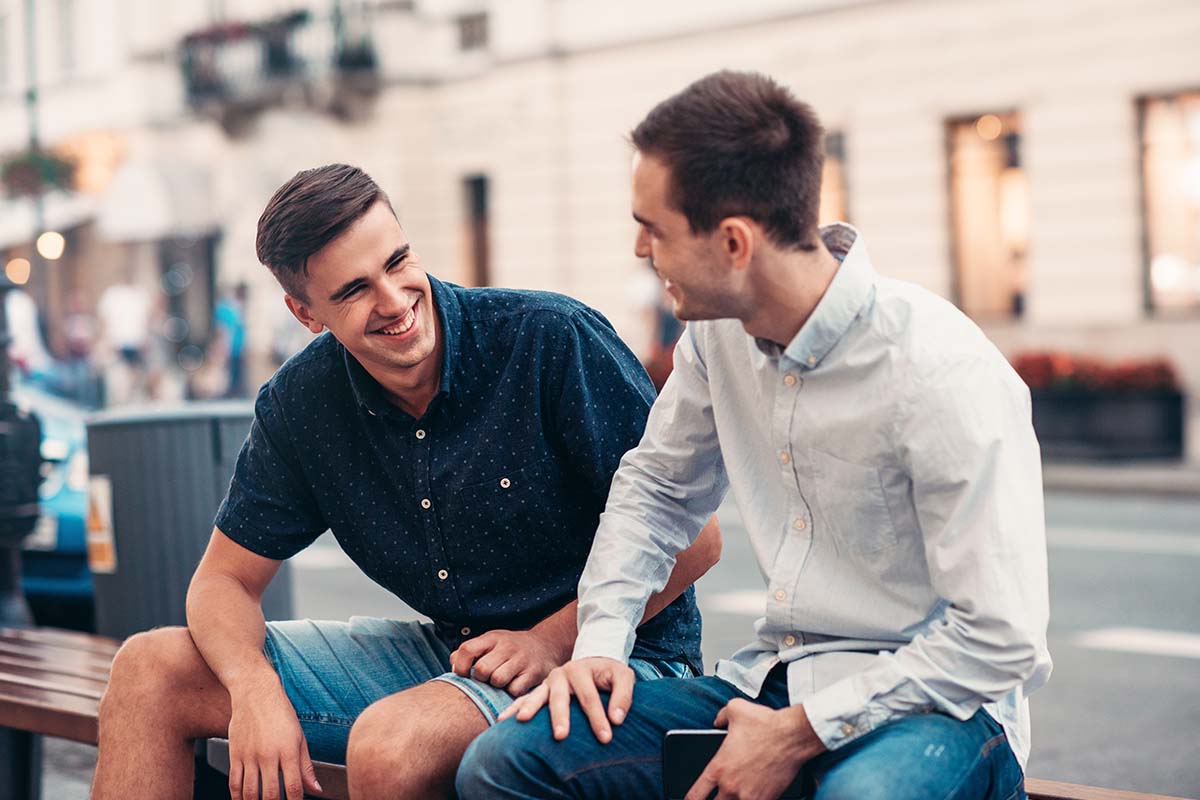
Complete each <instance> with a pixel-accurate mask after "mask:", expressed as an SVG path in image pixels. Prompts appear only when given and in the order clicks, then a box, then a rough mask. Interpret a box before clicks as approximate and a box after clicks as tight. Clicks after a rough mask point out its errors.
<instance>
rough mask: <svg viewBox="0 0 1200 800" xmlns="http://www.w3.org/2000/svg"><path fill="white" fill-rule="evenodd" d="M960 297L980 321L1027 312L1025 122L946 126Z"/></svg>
mask: <svg viewBox="0 0 1200 800" xmlns="http://www.w3.org/2000/svg"><path fill="white" fill-rule="evenodd" d="M946 133H947V145H948V150H949V159H950V216H951V220H950V230H951V239H952V247H953V258H954V281H955V290H956V291H955V294H956V296H957V301H958V304H959V306H960V307H961V308H962V309H963V311H965V312H966V313H967V314H969V315H971V316H972V317H976V318H991V319H996V318H1005V317H1019V316H1021V313H1022V312H1023V310H1024V305H1025V290H1026V282H1027V274H1028V273H1027V271H1026V251H1027V249H1028V245H1029V190H1028V186H1027V185H1026V181H1025V171H1024V169H1023V168H1022V166H1021V119H1020V116H1019V115H1018V114H1016V113H994V114H984V115H982V116H979V117H971V118H969V119H957V120H950V121H949V122H948V123H947V128H946Z"/></svg>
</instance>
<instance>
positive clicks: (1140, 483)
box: [1042, 461, 1200, 499]
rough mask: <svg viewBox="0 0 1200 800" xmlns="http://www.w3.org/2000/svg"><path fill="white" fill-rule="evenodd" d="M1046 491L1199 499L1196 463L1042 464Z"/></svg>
mask: <svg viewBox="0 0 1200 800" xmlns="http://www.w3.org/2000/svg"><path fill="white" fill-rule="evenodd" d="M1042 481H1043V484H1044V485H1045V487H1046V490H1047V491H1078V492H1103V493H1105V494H1147V495H1158V496H1162V497H1190V498H1197V499H1200V464H1179V463H1164V462H1153V461H1151V462H1144V463H1138V462H1114V463H1104V462H1095V461H1077V462H1068V461H1059V462H1047V463H1046V464H1044V465H1043V466H1042Z"/></svg>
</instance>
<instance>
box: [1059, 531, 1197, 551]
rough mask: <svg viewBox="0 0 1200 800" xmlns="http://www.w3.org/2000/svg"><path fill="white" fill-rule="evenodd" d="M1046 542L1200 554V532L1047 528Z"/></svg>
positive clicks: (1075, 547) (1083, 547) (1071, 546)
mask: <svg viewBox="0 0 1200 800" xmlns="http://www.w3.org/2000/svg"><path fill="white" fill-rule="evenodd" d="M1046 543H1047V544H1048V545H1049V546H1050V547H1057V548H1066V549H1073V550H1110V551H1115V552H1120V553H1140V554H1144V555H1168V556H1200V535H1188V534H1172V533H1139V532H1136V531H1106V530H1099V529H1094V528H1057V527H1052V528H1048V529H1047V530H1046Z"/></svg>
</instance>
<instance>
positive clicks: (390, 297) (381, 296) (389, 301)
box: [375, 281, 410, 317]
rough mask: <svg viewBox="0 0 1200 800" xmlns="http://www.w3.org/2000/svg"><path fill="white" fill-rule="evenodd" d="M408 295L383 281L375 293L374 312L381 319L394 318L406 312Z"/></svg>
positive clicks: (397, 287)
mask: <svg viewBox="0 0 1200 800" xmlns="http://www.w3.org/2000/svg"><path fill="white" fill-rule="evenodd" d="M409 305H410V304H409V298H408V293H407V292H405V291H404V289H403V288H401V287H399V286H393V285H392V284H391V283H390V282H388V281H384V282H383V283H382V284H381V285H380V287H379V290H378V291H377V292H376V293H375V312H376V313H377V314H379V316H381V317H396V316H399V315H400V314H402V313H404V312H405V311H407V310H408V306H409Z"/></svg>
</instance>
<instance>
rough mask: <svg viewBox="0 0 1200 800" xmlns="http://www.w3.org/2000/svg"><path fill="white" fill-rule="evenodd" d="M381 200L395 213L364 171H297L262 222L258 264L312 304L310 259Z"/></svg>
mask: <svg viewBox="0 0 1200 800" xmlns="http://www.w3.org/2000/svg"><path fill="white" fill-rule="evenodd" d="M381 200H382V201H383V202H385V203H387V204H388V208H391V205H392V204H391V201H390V200H388V196H387V195H386V194H384V191H383V190H382V189H380V188H379V185H378V184H377V183H375V181H373V180H371V176H370V175H368V174H367V173H365V172H363V171H362V170H361V169H359V168H358V167H351V166H349V165H347V164H328V165H326V166H324V167H317V168H315V169H306V170H304V171H302V172H297V173H296V175H295V176H294V177H293V178H292V179H291V180H289V181H288V182H287V183H285V184H284V185H283V186H280V187H279V189H278V190H277V191H276V192H275V194H274V195H272V197H271V199H270V201H268V202H267V207H266V208H265V209H264V210H263V213H262V216H261V217H259V218H258V236H257V238H256V239H255V246H254V247H255V252H256V253H257V254H258V260H259V261H260V262H262V263H263V265H265V266H266V267H267V269H269V270H271V272H272V274H274V275H275V279H276V280H277V281H279V285H280V286H282V287H283V290H284V291H285V292H287V293H288V294H290V295H291V296H292V297H295V298H298V299H300V300H304V301H305V302H307V299H308V298H307V297H306V296H305V294H304V284H305V281H306V279H307V278H308V259H309V257H310V256H312V254H313V253H316V252H317V251H319V250H320V249H321V248H323V247H324V246H325V245H327V244H329V243H330V242H332V241H333V240H334V239H336V238H338V237H339V236H341V235H342V234H343V233H345V232H346V229H347V228H349V227H350V226H351V225H353V224H354V223H355V222H357V221H358V219H359V218H360V217H362V216H363V215H364V214H366V213H367V211H368V210H370V208H371V207H372V206H373V205H375V204H376V203H377V202H379V201H381ZM393 213H394V212H393Z"/></svg>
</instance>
